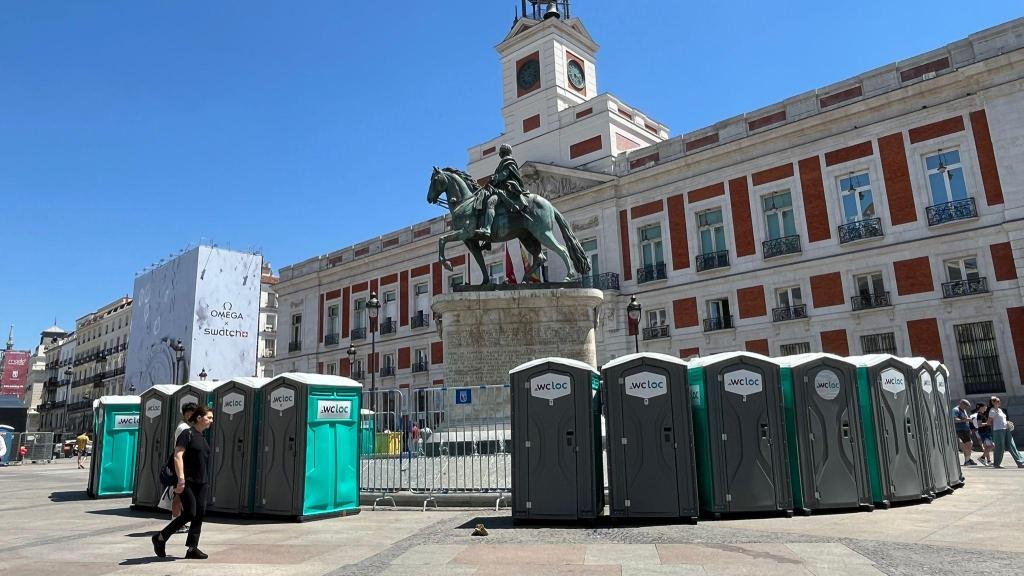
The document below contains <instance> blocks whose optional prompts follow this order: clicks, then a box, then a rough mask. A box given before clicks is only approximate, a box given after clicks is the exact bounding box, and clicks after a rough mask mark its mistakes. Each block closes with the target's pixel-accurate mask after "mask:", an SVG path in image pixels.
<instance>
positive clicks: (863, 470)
mask: <svg viewBox="0 0 1024 576" xmlns="http://www.w3.org/2000/svg"><path fill="white" fill-rule="evenodd" d="M775 361H776V362H778V363H779V366H780V369H779V381H780V383H781V385H782V397H783V405H784V406H785V411H786V435H787V441H788V442H787V444H788V447H789V467H790V471H791V474H790V478H791V480H792V486H793V505H794V507H795V508H796V509H797V510H801V511H802V512H804V513H806V514H809V513H810V512H811V511H812V510H826V509H835V508H856V507H858V506H861V507H864V508H866V509H868V510H870V509H873V508H874V506H873V505H872V504H871V487H870V485H869V484H868V474H867V462H866V461H865V459H864V446H863V442H862V441H861V438H862V437H863V433H862V431H861V417H860V408H859V406H858V403H857V367H856V366H854V365H853V364H851V363H849V362H847V361H846V360H844V359H843V358H840V357H839V356H835V355H832V354H799V355H796V356H785V357H782V358H776V359H775Z"/></svg>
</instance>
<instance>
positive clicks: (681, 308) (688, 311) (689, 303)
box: [672, 298, 700, 328]
mask: <svg viewBox="0 0 1024 576" xmlns="http://www.w3.org/2000/svg"><path fill="white" fill-rule="evenodd" d="M672 318H673V320H674V321H675V325H676V328H690V327H692V326H697V325H698V324H699V323H700V321H699V319H698V318H697V299H696V298H681V299H679V300H673V301H672Z"/></svg>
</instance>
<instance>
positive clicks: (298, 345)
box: [288, 340, 302, 352]
mask: <svg viewBox="0 0 1024 576" xmlns="http://www.w3.org/2000/svg"><path fill="white" fill-rule="evenodd" d="M299 350H302V341H301V340H299V341H298V342H289V343H288V351H289V352H298V351H299Z"/></svg>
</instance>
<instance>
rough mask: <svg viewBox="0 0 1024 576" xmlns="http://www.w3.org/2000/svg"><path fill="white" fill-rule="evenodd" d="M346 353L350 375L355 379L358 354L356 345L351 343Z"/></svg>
mask: <svg viewBox="0 0 1024 576" xmlns="http://www.w3.org/2000/svg"><path fill="white" fill-rule="evenodd" d="M345 354H348V377H349V378H352V379H353V380H355V366H356V354H358V352H357V351H356V345H355V344H349V345H348V350H346V351H345Z"/></svg>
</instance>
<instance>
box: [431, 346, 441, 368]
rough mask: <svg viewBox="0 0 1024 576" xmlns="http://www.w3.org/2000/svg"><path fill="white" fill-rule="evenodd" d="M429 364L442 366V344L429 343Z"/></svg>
mask: <svg viewBox="0 0 1024 576" xmlns="http://www.w3.org/2000/svg"><path fill="white" fill-rule="evenodd" d="M430 363H431V364H444V342H431V343H430Z"/></svg>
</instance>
